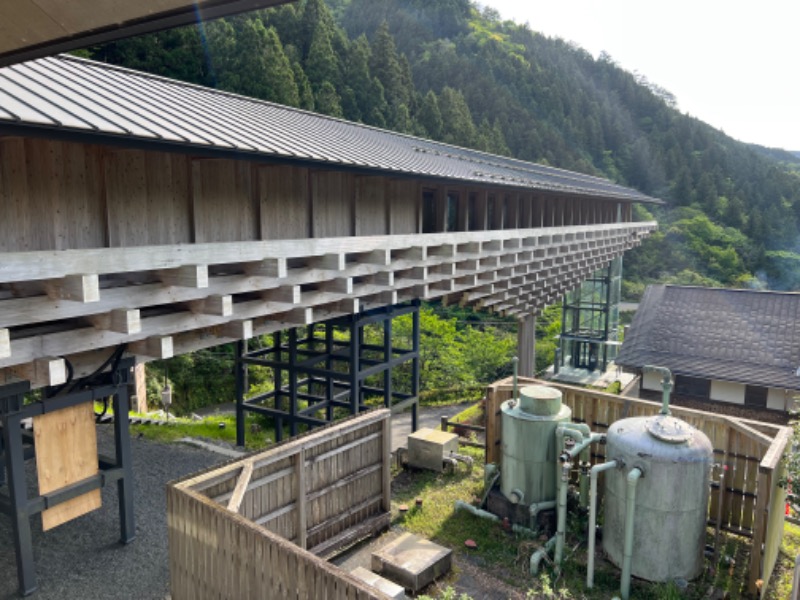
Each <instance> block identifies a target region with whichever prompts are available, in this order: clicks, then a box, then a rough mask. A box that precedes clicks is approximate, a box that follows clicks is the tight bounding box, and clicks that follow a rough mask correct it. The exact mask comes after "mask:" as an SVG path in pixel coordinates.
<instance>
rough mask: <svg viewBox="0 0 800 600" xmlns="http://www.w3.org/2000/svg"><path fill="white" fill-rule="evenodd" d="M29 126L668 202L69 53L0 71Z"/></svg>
mask: <svg viewBox="0 0 800 600" xmlns="http://www.w3.org/2000/svg"><path fill="white" fill-rule="evenodd" d="M20 128H23V129H30V128H35V129H39V130H46V131H48V132H61V133H66V134H72V135H75V134H79V135H83V136H87V135H88V136H92V137H102V138H105V139H107V140H108V139H116V140H122V141H123V143H129V144H130V143H133V142H136V143H147V144H169V145H171V146H173V147H175V146H183V147H186V148H188V149H191V148H195V149H205V150H207V151H217V152H235V153H244V154H249V155H256V156H260V157H265V158H266V157H272V158H279V159H287V160H297V161H304V162H312V163H322V164H327V165H335V166H340V167H350V168H359V169H366V170H374V171H379V172H392V173H397V174H408V175H415V176H424V177H434V178H445V179H454V180H460V181H467V182H479V183H482V184H494V185H503V186H509V187H515V188H527V189H534V190H546V191H553V192H557V193H565V194H580V195H583V196H592V197H597V198H613V199H618V200H626V201H636V202H658V200H656V199H654V198H651V197H649V196H646V195H644V194H641V193H639V192H637V191H635V190H632V189H630V188H626V187H623V186H620V185H616V184H614V183H611V182H610V181H608V180H606V179H602V178H599V177H592V176H589V175H582V174H579V173H573V172H571V171H565V170H563V169H556V168H553V167H548V166H543V165H537V164H533V163H529V162H525V161H521V160H515V159H511V158H506V157H500V156H495V155H492V154H488V153H485V152H478V151H476V150H469V149H465V148H459V147H455V146H450V145H447V144H442V143H438V142H432V141H429V140H424V139H421V138H416V137H413V136H409V135H402V134H397V133H393V132H390V131H385V130H382V129H377V128H374V127H369V126H365V125H361V124H357V123H351V122H348V121H344V120H341V119H335V118H332V117H327V116H323V115H318V114H315V113H311V112H307V111H303V110H299V109H295V108H290V107H286V106H281V105H278V104H274V103H271V102H265V101H262V100H256V99H253V98H247V97H243V96H239V95H236V94H231V93H228V92H222V91H219V90H214V89H209V88H204V87H201V86H196V85H191V84H187V83H183V82H179V81H175V80H171V79H166V78H163V77H158V76H155V75H150V74H147V73H142V72H138V71H133V70H130V69H125V68H121V67H117V66H111V65H107V64H104V63H98V62H94V61H88V60H84V59H79V58H76V57H72V56H66V55H61V56H57V57H51V58H42V59H38V60H34V61H30V62H27V63H23V64H19V65H13V66H10V67H5V68H3V69H0V132H5V133H15V134H20V133H21V132H20V131H19V129H20ZM98 141H99V140H98Z"/></svg>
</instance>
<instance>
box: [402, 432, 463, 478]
mask: <svg viewBox="0 0 800 600" xmlns="http://www.w3.org/2000/svg"><path fill="white" fill-rule="evenodd" d="M451 452H458V435H456V434H455V433H448V432H446V431H440V430H438V429H427V428H425V429H420V430H419V431H415V432H414V433H412V434H411V435H409V436H408V464H409V465H410V466H412V467H416V468H418V469H430V470H431V471H439V472H441V471H442V470H443V460H444V459H445V458H446V457H447V456H449V455H450V453H451Z"/></svg>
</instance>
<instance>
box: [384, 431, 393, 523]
mask: <svg viewBox="0 0 800 600" xmlns="http://www.w3.org/2000/svg"><path fill="white" fill-rule="evenodd" d="M383 510H384V511H386V512H390V511H391V510H392V419H391V418H388V419H384V420H383Z"/></svg>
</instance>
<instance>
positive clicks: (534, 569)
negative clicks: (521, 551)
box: [530, 536, 556, 575]
mask: <svg viewBox="0 0 800 600" xmlns="http://www.w3.org/2000/svg"><path fill="white" fill-rule="evenodd" d="M555 543H556V538H555V536H553V537H551V538H550V539H549V540H547V543H546V544H545V545H544V547H543V548H539V549H538V550H537V551H536V552H534V553H533V554H531V563H530V570H531V575H536V574H537V573H538V572H539V563H541V562H542V559H543V558H544V557H545V556H547V553H548V551H549V550H550V549H551V548H552V547H553V544H555Z"/></svg>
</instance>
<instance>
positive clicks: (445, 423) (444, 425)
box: [442, 417, 449, 431]
mask: <svg viewBox="0 0 800 600" xmlns="http://www.w3.org/2000/svg"><path fill="white" fill-rule="evenodd" d="M448 418H449V417H442V431H447V426H448V425H449V423H448Z"/></svg>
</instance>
